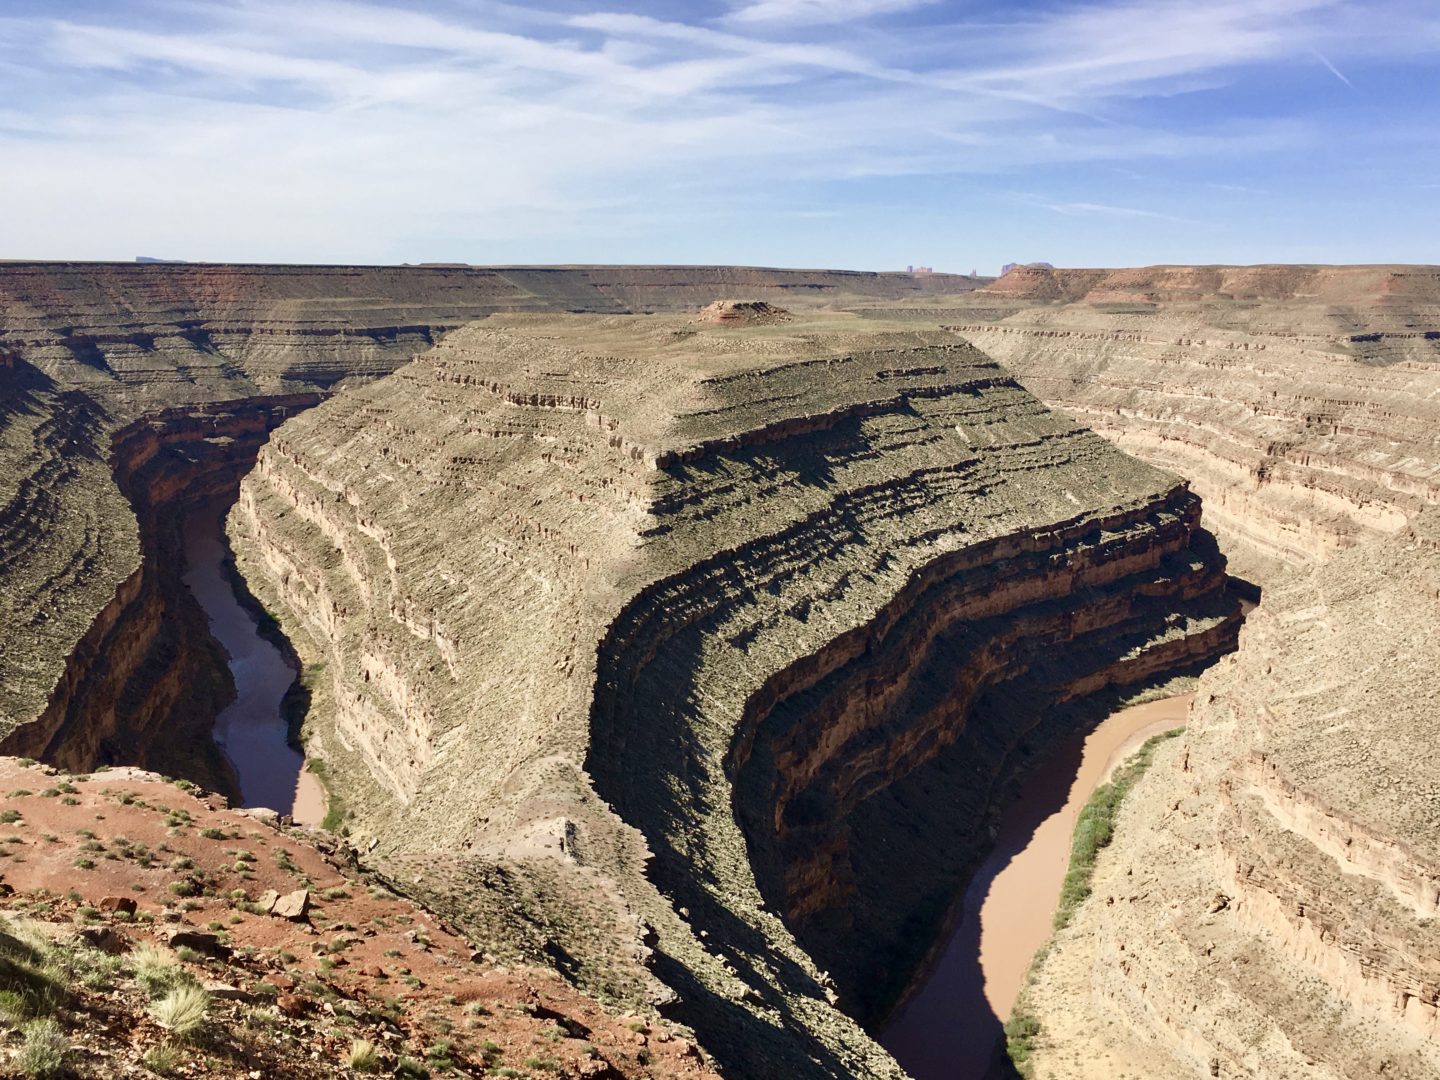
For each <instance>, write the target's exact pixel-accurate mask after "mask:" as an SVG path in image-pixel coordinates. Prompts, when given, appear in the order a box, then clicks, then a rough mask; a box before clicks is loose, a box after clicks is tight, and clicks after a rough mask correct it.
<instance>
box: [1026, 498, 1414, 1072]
mask: <svg viewBox="0 0 1440 1080" xmlns="http://www.w3.org/2000/svg"><path fill="white" fill-rule="evenodd" d="M1437 633H1440V511H1436V510H1429V511H1426V512H1423V513H1421V514H1420V515H1418V516H1417V518H1416V520H1415V522H1414V524H1413V525H1412V526H1411V527H1410V528H1409V529H1407V530H1405V531H1404V532H1402V533H1401V534H1399V535H1397V536H1395V537H1392V538H1389V539H1386V540H1383V541H1376V542H1374V543H1371V544H1369V545H1367V546H1366V547H1365V548H1363V549H1359V550H1356V551H1352V552H1346V553H1343V554H1341V555H1338V556H1336V557H1335V558H1334V559H1333V560H1331V561H1330V562H1329V563H1327V564H1325V565H1323V566H1320V567H1318V568H1315V569H1313V570H1311V571H1310V572H1308V573H1303V574H1301V573H1297V574H1295V575H1293V576H1292V577H1290V578H1289V579H1287V580H1286V581H1285V582H1284V583H1283V584H1281V585H1276V586H1273V587H1271V588H1270V589H1268V590H1267V591H1266V594H1265V601H1264V603H1263V604H1262V605H1261V606H1260V608H1259V609H1257V610H1256V611H1255V613H1254V614H1253V615H1252V616H1251V619H1250V620H1249V621H1248V622H1247V624H1246V627H1245V630H1244V632H1243V634H1242V644H1241V648H1240V651H1239V652H1238V653H1237V654H1236V655H1235V656H1234V657H1231V658H1228V659H1227V660H1225V661H1224V662H1223V663H1221V664H1219V665H1217V666H1216V667H1215V668H1214V669H1212V670H1211V671H1209V672H1207V673H1206V674H1205V675H1204V676H1203V677H1202V678H1201V681H1200V688H1199V693H1198V695H1197V697H1196V700H1195V705H1194V707H1193V710H1192V713H1191V718H1190V723H1189V725H1188V727H1187V730H1186V734H1185V736H1184V738H1183V739H1181V740H1176V741H1175V743H1174V745H1171V746H1167V747H1166V748H1165V749H1163V750H1161V751H1160V752H1159V753H1158V754H1157V756H1156V759H1155V764H1154V765H1153V766H1152V768H1151V771H1150V773H1149V774H1147V776H1146V777H1145V778H1144V780H1143V781H1142V782H1141V783H1140V784H1139V785H1138V786H1137V787H1136V788H1135V789H1134V791H1133V792H1132V793H1131V795H1129V796H1127V799H1126V802H1125V805H1124V808H1123V811H1122V814H1121V817H1120V820H1119V822H1118V827H1117V830H1116V834H1115V840H1114V842H1113V844H1112V846H1111V847H1110V848H1109V849H1108V850H1107V852H1106V853H1105V854H1104V855H1103V856H1102V857H1101V860H1100V861H1099V863H1098V864H1097V868H1096V874H1095V879H1094V883H1093V885H1094V891H1093V893H1092V895H1091V898H1090V899H1089V900H1088V901H1087V902H1086V903H1085V904H1084V905H1083V906H1082V907H1081V909H1080V912H1079V914H1078V916H1077V917H1076V918H1075V920H1074V921H1073V923H1072V924H1071V927H1070V928H1069V929H1068V930H1066V931H1064V932H1062V933H1061V934H1060V935H1058V937H1057V940H1056V941H1055V942H1054V943H1053V945H1052V948H1051V949H1050V950H1049V951H1048V953H1047V954H1046V958H1045V959H1044V961H1043V962H1042V963H1041V964H1040V965H1039V967H1038V969H1037V972H1036V973H1035V979H1034V981H1033V986H1032V990H1031V991H1030V993H1029V996H1030V1001H1029V1003H1028V1008H1029V1011H1030V1012H1031V1013H1032V1014H1033V1015H1034V1016H1035V1017H1036V1018H1037V1019H1038V1021H1039V1026H1040V1031H1041V1033H1042V1034H1041V1038H1040V1039H1039V1040H1038V1043H1037V1047H1036V1058H1035V1059H1034V1061H1035V1067H1036V1074H1037V1075H1044V1076H1054V1077H1056V1078H1057V1080H1072V1078H1073V1080H1079V1078H1080V1077H1083V1076H1090V1075H1093V1073H1091V1072H1088V1071H1085V1070H1084V1069H1081V1068H1079V1067H1078V1066H1077V1064H1076V1063H1078V1062H1091V1063H1095V1064H1098V1065H1100V1066H1101V1067H1103V1068H1104V1069H1105V1070H1106V1072H1107V1074H1108V1075H1121V1074H1123V1073H1136V1074H1139V1075H1146V1076H1174V1077H1188V1076H1194V1077H1197V1078H1199V1077H1217V1076H1218V1077H1222V1078H1224V1080H1236V1078H1243V1077H1276V1076H1305V1077H1314V1078H1316V1080H1340V1078H1348V1077H1356V1076H1368V1075H1383V1076H1396V1077H1406V1078H1414V1080H1422V1078H1426V1077H1433V1076H1436V1075H1440V956H1437V952H1436V936H1435V919H1436V916H1437V914H1440V827H1437V826H1440V766H1437V765H1436V761H1435V754H1434V747H1435V744H1436V740H1437V739H1440V719H1437V715H1436V713H1435V710H1434V709H1433V708H1432V707H1431V703H1432V702H1433V701H1434V700H1435V698H1436V696H1437V695H1440V669H1437V666H1436V664H1435V640H1436V635H1437ZM1097 1036H1098V1037H1099V1038H1100V1039H1103V1041H1104V1043H1105V1045H1104V1046H1103V1047H1102V1046H1099V1045H1097Z"/></svg>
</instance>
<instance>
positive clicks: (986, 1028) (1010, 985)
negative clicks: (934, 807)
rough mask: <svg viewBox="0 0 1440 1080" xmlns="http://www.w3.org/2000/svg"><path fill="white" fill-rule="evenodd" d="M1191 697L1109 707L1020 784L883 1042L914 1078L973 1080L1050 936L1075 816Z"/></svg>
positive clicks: (1179, 720) (987, 1061) (1182, 713)
mask: <svg viewBox="0 0 1440 1080" xmlns="http://www.w3.org/2000/svg"><path fill="white" fill-rule="evenodd" d="M1194 696H1195V695H1194V694H1183V695H1180V696H1178V697H1172V698H1165V699H1163V700H1160V701H1152V702H1148V703H1146V704H1144V705H1134V706H1131V707H1130V708H1128V709H1121V710H1119V711H1117V712H1114V713H1111V714H1110V716H1108V717H1107V718H1106V719H1105V720H1104V721H1102V722H1101V724H1100V725H1099V726H1098V727H1096V728H1095V729H1094V730H1092V731H1091V732H1090V733H1089V734H1088V735H1086V736H1083V737H1079V736H1077V737H1076V738H1074V739H1071V740H1069V741H1067V742H1066V743H1063V744H1062V745H1060V746H1059V747H1057V748H1056V750H1055V751H1054V752H1052V753H1050V754H1049V755H1048V756H1047V757H1046V759H1045V760H1044V761H1043V762H1042V763H1041V764H1040V766H1039V767H1038V768H1036V769H1035V771H1034V772H1032V773H1031V774H1030V775H1029V776H1028V777H1027V778H1026V779H1025V781H1024V784H1023V785H1022V787H1021V789H1020V797H1019V799H1018V800H1017V801H1016V802H1015V803H1014V804H1013V805H1012V806H1011V808H1010V809H1009V811H1008V812H1007V813H1006V815H1005V817H1004V818H1003V819H1002V821H1001V823H1000V831H999V833H998V835H997V836H996V840H995V848H994V850H993V851H992V852H991V853H990V855H989V856H988V857H987V858H986V860H985V861H984V862H983V863H982V864H981V865H980V869H979V870H978V871H976V873H975V877H974V878H973V879H971V882H970V886H969V888H968V889H966V891H965V897H964V899H963V901H962V907H961V911H960V916H959V922H958V923H957V925H956V927H955V930H954V932H953V934H952V936H951V938H950V941H949V943H948V944H947V945H946V947H945V951H944V953H943V954H942V955H941V957H940V959H939V961H938V962H937V963H936V965H935V967H934V969H933V970H932V971H931V973H930V974H929V976H928V977H927V979H926V981H925V983H924V985H923V986H921V988H920V989H919V990H918V991H917V992H916V994H915V996H914V997H913V998H912V999H911V1000H910V1002H909V1003H908V1004H907V1005H906V1007H905V1008H904V1010H903V1011H902V1012H901V1013H900V1014H899V1016H897V1017H896V1019H895V1020H894V1022H893V1023H892V1024H891V1025H890V1027H889V1028H888V1029H887V1030H886V1031H885V1033H884V1035H883V1037H882V1038H881V1042H882V1043H883V1044H884V1045H885V1048H886V1049H887V1050H889V1051H890V1052H891V1053H892V1054H894V1055H895V1057H896V1059H897V1060H898V1061H899V1062H900V1064H901V1065H903V1066H904V1067H905V1068H906V1070H907V1071H908V1072H909V1073H910V1074H911V1075H912V1076H913V1077H915V1078H916V1080H980V1078H982V1077H984V1076H985V1075H986V1073H987V1071H988V1070H989V1067H990V1065H991V1063H992V1061H993V1060H994V1057H995V1053H996V1050H997V1047H998V1045H999V1043H1000V1040H1001V1038H1002V1036H1003V1018H1005V1017H1008V1016H1009V1015H1010V1010H1011V1008H1012V1007H1013V1006H1014V1004H1015V998H1016V997H1017V996H1018V995H1019V993H1020V987H1021V985H1022V984H1023V982H1024V979H1025V972H1026V971H1027V970H1028V969H1029V967H1030V960H1031V958H1032V957H1033V956H1034V955H1035V950H1036V949H1038V948H1039V947H1040V946H1041V945H1042V944H1044V942H1045V939H1046V938H1048V937H1049V936H1050V924H1051V920H1052V919H1053V918H1054V915H1055V907H1056V904H1057V903H1058V901H1059V899H1060V886H1061V883H1062V882H1063V881H1064V879H1065V871H1066V870H1067V869H1068V867H1069V863H1070V840H1071V835H1072V834H1073V832H1074V830H1075V819H1076V818H1077V817H1078V816H1079V813H1080V809H1081V807H1083V806H1084V805H1085V803H1086V802H1087V801H1088V800H1089V798H1090V795H1091V794H1092V793H1093V792H1094V790H1095V788H1097V787H1098V786H1099V785H1100V784H1101V783H1103V782H1104V781H1105V780H1106V779H1107V778H1108V777H1109V775H1110V773H1111V772H1112V771H1113V769H1114V767H1115V766H1116V765H1118V764H1119V763H1120V762H1121V761H1123V760H1124V759H1125V758H1126V757H1128V756H1129V755H1130V754H1133V753H1134V752H1135V751H1136V750H1138V749H1139V748H1140V746H1141V745H1142V744H1143V743H1144V742H1145V740H1146V739H1148V738H1149V737H1150V736H1152V735H1157V734H1159V733H1160V732H1162V731H1168V730H1170V729H1171V728H1174V727H1178V726H1180V725H1182V724H1184V723H1185V717H1186V715H1187V714H1188V713H1189V710H1190V701H1191V699H1192V698H1194Z"/></svg>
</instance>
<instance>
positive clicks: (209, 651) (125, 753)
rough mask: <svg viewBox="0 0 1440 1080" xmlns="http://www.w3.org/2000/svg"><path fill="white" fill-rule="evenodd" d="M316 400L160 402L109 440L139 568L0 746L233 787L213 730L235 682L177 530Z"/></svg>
mask: <svg viewBox="0 0 1440 1080" xmlns="http://www.w3.org/2000/svg"><path fill="white" fill-rule="evenodd" d="M318 400H319V396H318V395H316V394H308V395H288V396H285V397H279V398H268V399H266V398H260V399H250V400H247V401H245V402H243V403H237V404H231V405H228V406H209V407H203V408H192V409H170V410H164V411H162V412H157V413H152V414H151V415H150V416H148V417H147V418H146V419H145V420H140V421H136V422H135V423H132V424H129V425H126V426H125V427H123V428H121V429H120V430H119V431H117V432H116V433H115V434H114V435H113V437H112V439H111V448H110V454H109V459H110V460H109V464H110V469H111V472H112V475H113V476H114V480H115V482H116V483H117V484H118V486H119V488H120V491H121V492H122V493H123V495H124V496H125V498H126V500H127V502H128V505H129V508H130V510H131V511H132V512H133V513H134V514H135V521H136V525H137V531H138V536H139V547H140V553H139V554H140V565H139V566H138V567H137V568H136V570H135V571H134V572H133V573H131V574H130V575H129V576H128V577H126V578H125V579H124V581H123V582H122V583H121V584H120V586H119V587H118V588H117V589H116V591H115V594H114V596H113V597H112V598H111V599H110V600H109V602H108V603H106V604H105V605H104V606H103V607H102V608H101V610H100V613H99V614H98V615H97V616H96V617H95V618H94V620H93V621H92V622H91V624H90V626H89V627H88V629H87V630H86V631H85V633H84V635H83V636H82V637H81V639H80V641H79V643H78V645H77V646H76V647H75V648H74V649H72V650H71V651H70V653H69V655H68V656H65V657H63V661H64V668H63V672H62V674H61V676H60V678H59V680H58V681H57V682H56V683H55V685H54V686H53V688H51V689H50V692H49V695H48V700H47V701H46V703H45V705H44V707H43V709H41V710H40V712H39V715H38V716H36V717H35V719H34V720H33V721H31V722H29V723H26V724H22V725H20V726H18V727H16V728H14V729H13V730H12V731H10V732H9V733H8V735H7V737H6V738H5V739H4V741H3V742H0V753H6V754H13V755H19V756H24V757H33V758H38V759H43V760H46V761H51V762H54V763H55V764H57V765H60V766H62V767H64V768H68V769H73V770H77V771H79V770H86V769H93V768H94V767H95V766H97V765H102V764H106V765H108V764H116V763H125V764H139V765H143V766H146V767H153V768H156V769H160V770H162V771H165V772H168V773H171V774H174V775H185V776H191V777H194V778H197V779H201V780H203V781H204V782H206V783H208V784H209V785H210V786H212V787H216V788H219V789H221V790H231V791H233V790H235V785H234V783H233V779H232V777H231V776H230V771H229V766H228V765H227V764H226V762H225V760H224V758H223V756H222V755H221V754H220V752H219V750H218V749H217V748H216V747H215V745H214V742H213V740H212V739H211V737H210V724H211V722H212V720H213V718H214V716H215V714H216V713H217V712H218V711H219V710H220V708H222V707H223V706H224V705H225V704H226V703H227V702H228V701H229V699H230V698H231V697H232V696H233V689H232V686H231V682H230V677H229V672H228V669H227V666H226V660H225V657H224V654H223V652H222V651H219V649H218V646H217V645H216V644H215V643H214V642H213V640H212V639H211V637H210V633H209V629H208V626H207V624H206V621H205V616H204V614H203V612H202V611H201V610H200V609H199V607H198V605H197V604H196V602H195V600H194V598H193V597H192V596H191V595H190V593H189V591H188V589H186V588H185V586H184V585H183V583H182V581H181V577H180V574H179V572H178V571H179V568H181V567H183V565H184V562H185V531H186V529H187V528H188V527H189V522H190V519H191V517H192V515H203V514H207V513H208V514H209V515H210V516H212V517H215V518H218V517H219V516H220V515H222V514H223V513H224V510H225V508H227V507H228V506H229V504H230V503H231V502H232V501H233V499H234V494H235V492H236V491H237V490H238V487H239V483H240V477H241V476H243V475H244V474H245V473H246V472H248V471H249V470H250V468H251V466H252V465H253V464H254V461H255V454H256V451H257V450H258V449H259V447H260V445H261V444H262V443H263V442H264V441H265V439H266V438H267V436H268V434H269V432H270V430H271V429H272V428H273V427H275V426H277V425H278V424H280V423H282V422H283V421H284V420H285V419H286V418H287V417H289V416H291V415H294V413H296V412H298V411H300V410H303V409H306V408H309V407H310V406H312V405H314V404H315V403H316V402H317V401H318ZM162 568H167V569H162ZM36 689H37V690H38V689H39V687H36Z"/></svg>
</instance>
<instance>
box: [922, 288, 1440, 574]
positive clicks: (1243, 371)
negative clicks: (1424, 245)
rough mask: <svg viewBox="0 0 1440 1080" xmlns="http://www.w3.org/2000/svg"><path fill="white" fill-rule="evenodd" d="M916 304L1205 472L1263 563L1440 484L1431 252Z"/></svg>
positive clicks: (1305, 553)
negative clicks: (1419, 262)
mask: <svg viewBox="0 0 1440 1080" xmlns="http://www.w3.org/2000/svg"><path fill="white" fill-rule="evenodd" d="M917 317H923V318H926V319H934V320H936V321H939V322H943V323H945V324H946V325H951V326H953V327H954V328H955V329H957V330H958V331H959V332H960V333H962V334H963V335H964V336H965V337H967V338H968V339H969V340H971V341H974V342H975V344H977V345H978V346H979V347H980V348H982V349H984V350H985V351H986V352H987V353H989V354H990V355H992V356H994V357H995V358H996V359H997V360H999V361H1000V362H1002V363H1004V364H1005V365H1006V366H1007V367H1008V368H1009V369H1010V370H1012V371H1014V372H1015V374H1016V376H1017V378H1019V379H1020V380H1021V382H1022V383H1023V384H1024V385H1025V386H1026V388H1027V389H1029V390H1031V391H1032V392H1033V393H1035V394H1036V395H1037V396H1038V397H1040V398H1041V399H1042V400H1044V401H1045V402H1046V403H1047V404H1050V405H1052V406H1055V407H1057V408H1061V409H1063V410H1065V411H1066V412H1067V413H1069V414H1070V415H1072V416H1074V417H1076V418H1077V419H1078V420H1079V421H1080V422H1082V423H1084V424H1086V425H1088V426H1090V427H1092V428H1093V429H1094V430H1096V431H1098V432H1100V433H1101V434H1103V435H1105V436H1107V437H1108V438H1111V439H1113V440H1114V441H1115V442H1116V443H1117V444H1118V445H1120V446H1121V447H1122V448H1124V449H1125V450H1127V451H1129V452H1131V453H1133V454H1135V455H1136V456H1138V457H1141V458H1143V459H1144V460H1146V461H1149V462H1151V463H1153V464H1156V465H1159V466H1161V467H1163V468H1167V469H1171V470H1173V471H1175V472H1177V473H1179V474H1180V475H1182V476H1184V477H1186V478H1187V479H1188V480H1190V482H1191V484H1192V485H1193V487H1194V489H1195V490H1196V491H1197V492H1198V493H1199V494H1200V495H1201V496H1202V497H1203V498H1204V499H1205V505H1206V508H1207V516H1206V520H1207V522H1208V523H1209V524H1210V525H1211V527H1212V528H1214V529H1215V530H1216V532H1217V534H1218V535H1219V536H1220V537H1221V540H1222V542H1223V543H1224V544H1225V546H1226V550H1227V554H1229V555H1230V557H1231V559H1232V562H1234V563H1235V564H1236V565H1237V566H1238V568H1239V571H1240V572H1241V573H1243V574H1245V575H1247V576H1250V577H1253V578H1255V579H1256V580H1266V579H1270V578H1273V577H1274V575H1275V574H1276V573H1277V572H1279V571H1280V570H1281V568H1283V566H1285V565H1302V564H1304V563H1306V562H1308V561H1310V560H1313V559H1318V558H1326V557H1328V556H1329V555H1331V554H1333V553H1334V552H1336V551H1339V550H1343V549H1345V548H1348V547H1351V546H1353V545H1355V544H1356V543H1358V542H1361V541H1362V540H1364V539H1366V538H1368V537H1374V536H1383V535H1388V534H1391V533H1394V532H1396V531H1397V530H1399V529H1401V528H1403V527H1404V525H1405V522H1406V521H1407V520H1408V519H1409V518H1410V517H1411V516H1413V514H1414V513H1415V512H1417V510H1418V509H1419V508H1421V507H1422V506H1425V505H1429V504H1431V503H1434V502H1435V501H1437V499H1440V442H1437V438H1440V436H1437V434H1436V432H1437V430H1440V428H1437V422H1436V421H1437V415H1436V411H1435V410H1436V407H1435V392H1436V388H1437V386H1440V271H1437V270H1435V269H1434V268H1433V267H1294V266H1260V267H1149V268H1144V269H1136V270H1049V269H1044V268H1033V267H1025V268H1021V269H1018V270H1015V271H1012V272H1011V273H1010V274H1007V275H1006V276H1005V277H1004V278H1002V279H1000V280H999V281H997V282H995V283H993V284H992V285H989V286H988V287H986V288H984V289H982V290H980V291H978V292H976V293H974V294H972V295H971V296H970V297H968V298H966V299H965V300H964V301H963V302H957V303H956V304H955V305H953V306H951V307H949V308H947V309H944V310H931V311H928V312H926V313H925V314H924V315H923V316H919V315H918V313H917Z"/></svg>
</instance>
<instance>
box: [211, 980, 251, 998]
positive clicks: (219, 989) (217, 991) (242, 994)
mask: <svg viewBox="0 0 1440 1080" xmlns="http://www.w3.org/2000/svg"><path fill="white" fill-rule="evenodd" d="M200 985H201V986H202V987H203V988H204V990H205V992H206V993H207V994H209V995H210V996H211V997H212V998H220V999H221V1000H224V1001H250V1000H251V999H252V998H253V996H254V995H252V994H251V993H250V992H249V991H247V990H241V989H240V988H239V987H238V986H231V985H230V984H229V983H224V982H219V981H215V980H211V981H207V982H203V983H201V984H200Z"/></svg>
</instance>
